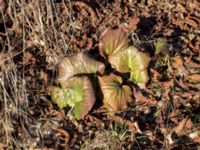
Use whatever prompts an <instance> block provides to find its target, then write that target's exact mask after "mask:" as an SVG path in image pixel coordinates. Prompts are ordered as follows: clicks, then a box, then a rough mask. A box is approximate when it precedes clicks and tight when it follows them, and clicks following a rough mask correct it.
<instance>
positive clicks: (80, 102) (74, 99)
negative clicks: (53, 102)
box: [65, 76, 95, 119]
mask: <svg viewBox="0 0 200 150" xmlns="http://www.w3.org/2000/svg"><path fill="white" fill-rule="evenodd" d="M65 88H66V90H65V92H66V93H65V95H66V97H67V101H68V105H70V106H71V107H74V110H73V114H74V117H75V118H76V119H82V118H83V117H84V116H85V115H87V114H88V112H89V111H90V109H91V108H92V106H93V105H94V103H95V94H94V90H93V87H92V84H91V82H90V80H89V79H88V77H86V76H85V77H72V78H70V79H69V80H68V81H67V85H66V87H65Z"/></svg>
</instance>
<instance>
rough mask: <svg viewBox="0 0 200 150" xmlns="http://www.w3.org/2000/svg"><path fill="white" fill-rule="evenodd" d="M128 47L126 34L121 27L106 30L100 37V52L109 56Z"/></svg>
mask: <svg viewBox="0 0 200 150" xmlns="http://www.w3.org/2000/svg"><path fill="white" fill-rule="evenodd" d="M126 47H128V36H127V34H126V33H125V32H124V31H123V29H122V28H117V29H112V30H108V31H106V32H105V33H103V35H102V36H101V37H100V43H99V49H100V54H101V55H102V56H104V57H107V56H111V55H113V54H115V53H116V52H118V51H121V50H123V49H125V48H126Z"/></svg>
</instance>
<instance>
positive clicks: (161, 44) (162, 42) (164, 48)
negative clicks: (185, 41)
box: [155, 38, 169, 55]
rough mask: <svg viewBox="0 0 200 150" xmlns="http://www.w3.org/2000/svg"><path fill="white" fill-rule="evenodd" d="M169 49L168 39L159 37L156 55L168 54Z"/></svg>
mask: <svg viewBox="0 0 200 150" xmlns="http://www.w3.org/2000/svg"><path fill="white" fill-rule="evenodd" d="M168 51H169V45H168V44H167V39H165V38H158V39H157V42H156V49H155V55H157V54H160V53H163V54H167V53H168Z"/></svg>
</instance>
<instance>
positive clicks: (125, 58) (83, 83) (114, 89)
mask: <svg viewBox="0 0 200 150" xmlns="http://www.w3.org/2000/svg"><path fill="white" fill-rule="evenodd" d="M100 55H102V56H103V57H104V58H105V60H107V61H108V62H109V63H110V64H111V66H112V67H113V68H114V69H116V70H117V71H118V72H121V73H130V80H131V81H133V82H135V83H137V84H138V85H139V86H140V87H145V84H146V82H147V81H148V79H149V77H148V73H147V67H148V64H149V61H150V58H149V56H148V55H146V54H145V53H143V52H140V51H139V50H138V49H137V48H135V47H134V46H130V45H129V43H128V35H127V34H126V33H125V32H124V31H123V29H122V28H118V29H115V30H109V31H107V32H105V33H104V34H103V35H102V36H101V38H100ZM97 72H98V73H99V74H101V76H98V78H96V77H95V76H91V74H93V75H94V74H96V73H97ZM104 72H105V65H104V64H103V63H102V62H98V61H96V60H94V59H92V58H91V57H89V56H88V55H87V54H85V53H79V54H77V55H75V56H70V57H66V58H64V59H63V61H62V62H61V63H60V65H59V76H58V81H59V83H60V85H61V87H53V88H52V90H51V96H52V100H53V102H55V103H56V104H57V105H58V106H59V107H60V108H64V107H66V106H70V107H72V108H73V111H72V113H73V115H74V117H75V118H76V119H82V118H84V116H85V115H86V114H87V113H88V112H89V111H90V109H91V108H92V107H93V105H94V103H95V101H96V98H95V92H102V94H103V103H104V104H105V106H106V107H107V108H108V109H109V110H111V111H119V110H123V109H126V108H127V105H128V102H130V101H131V100H132V91H131V88H130V87H129V86H128V85H124V84H123V79H122V77H120V76H117V75H115V74H113V73H111V74H109V75H103V74H104ZM108 72H109V70H108ZM96 75H97V74H96ZM90 77H92V78H90ZM95 80H96V81H97V80H99V85H100V88H99V87H98V84H95V83H94V82H95ZM91 81H92V82H91ZM96 83H98V82H96ZM92 85H94V87H95V89H94V87H93V86H92ZM99 89H100V90H101V91H97V90H99Z"/></svg>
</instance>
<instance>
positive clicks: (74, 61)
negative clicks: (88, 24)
mask: <svg viewBox="0 0 200 150" xmlns="http://www.w3.org/2000/svg"><path fill="white" fill-rule="evenodd" d="M104 70H105V66H104V64H103V63H101V62H98V61H96V60H94V59H92V58H90V57H89V56H88V55H87V54H85V53H80V54H77V55H75V56H70V57H65V58H64V59H63V60H62V62H61V63H60V65H59V77H58V81H59V82H60V84H61V87H60V88H59V87H55V86H54V87H52V88H51V92H50V93H51V97H52V101H53V102H54V103H56V104H57V105H58V107H59V108H64V107H66V106H70V107H72V108H73V112H72V113H73V116H74V117H75V118H76V119H78V120H79V119H82V118H84V116H85V115H86V114H87V113H88V112H89V111H90V109H91V108H92V106H93V105H94V103H95V100H96V99H95V94H94V89H93V87H92V83H91V80H90V79H89V77H88V76H87V74H96V73H97V72H99V73H100V74H103V73H104Z"/></svg>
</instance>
